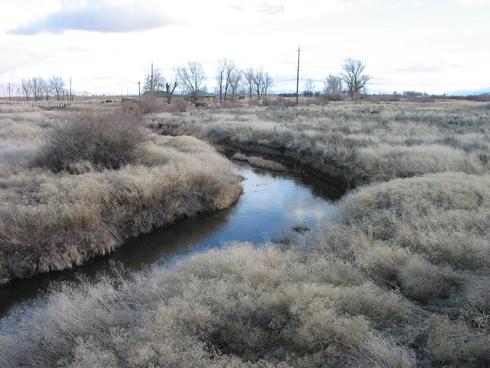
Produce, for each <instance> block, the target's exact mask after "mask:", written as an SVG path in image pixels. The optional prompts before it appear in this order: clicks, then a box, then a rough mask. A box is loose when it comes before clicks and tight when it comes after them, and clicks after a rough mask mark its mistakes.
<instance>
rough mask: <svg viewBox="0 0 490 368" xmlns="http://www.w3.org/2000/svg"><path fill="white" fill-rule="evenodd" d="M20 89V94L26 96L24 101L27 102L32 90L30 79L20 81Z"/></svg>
mask: <svg viewBox="0 0 490 368" xmlns="http://www.w3.org/2000/svg"><path fill="white" fill-rule="evenodd" d="M21 87H22V92H23V93H24V95H25V96H26V101H29V94H30V92H31V89H32V87H31V81H30V79H22V81H21Z"/></svg>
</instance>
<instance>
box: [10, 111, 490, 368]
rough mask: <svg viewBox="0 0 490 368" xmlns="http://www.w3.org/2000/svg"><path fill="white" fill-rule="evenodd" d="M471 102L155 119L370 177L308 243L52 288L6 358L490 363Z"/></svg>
mask: <svg viewBox="0 0 490 368" xmlns="http://www.w3.org/2000/svg"><path fill="white" fill-rule="evenodd" d="M410 106H411V109H409V107H410ZM374 108H376V110H374ZM479 108H480V105H477V104H467V103H459V102H458V103H454V104H450V105H444V104H443V103H437V104H427V105H406V104H394V105H391V104H387V105H374V104H373V105H367V106H366V105H353V106H350V105H345V106H344V105H342V104H341V105H333V106H329V107H327V108H324V109H321V110H318V108H312V109H311V110H306V109H305V110H303V111H300V112H299V113H296V112H295V113H291V110H273V109H272V110H271V109H269V108H268V109H260V110H254V111H252V112H251V111H243V110H236V111H230V110H227V112H226V113H224V112H216V111H215V112H213V113H209V112H204V113H203V112H199V115H196V114H191V115H189V114H184V115H180V116H179V115H172V116H160V117H157V119H156V120H155V121H153V122H152V124H154V127H157V126H158V124H160V128H164V129H165V130H166V131H171V132H183V131H185V132H190V133H193V134H196V135H199V136H205V137H208V138H211V139H213V140H215V141H219V142H222V143H223V142H225V143H227V144H233V145H235V146H237V147H238V146H240V147H242V148H250V150H252V148H257V147H259V148H260V147H264V148H266V149H268V150H272V148H271V147H274V148H278V149H279V148H280V147H286V148H287V150H286V151H287V152H290V153H291V152H293V153H294V155H295V157H296V158H297V159H298V160H299V161H298V162H300V163H303V164H305V165H310V166H311V167H312V168H315V167H316V166H314V165H312V164H311V162H318V165H317V166H321V168H322V169H321V170H320V172H324V173H328V172H330V171H331V170H332V167H333V166H332V167H331V165H333V164H334V163H337V164H335V165H337V166H336V168H337V169H338V170H339V173H340V174H339V177H340V178H344V179H345V180H346V181H347V180H350V183H351V185H354V184H359V183H365V182H372V183H371V184H368V185H364V186H359V187H358V188H357V189H355V190H353V191H351V192H350V193H348V194H347V195H346V196H345V197H344V198H343V199H342V200H341V201H340V202H339V204H338V217H337V218H336V219H335V220H333V221H331V222H329V223H326V224H324V226H322V227H320V228H319V229H316V231H314V232H312V234H311V235H307V236H306V237H303V236H300V235H297V237H296V238H292V239H290V241H289V242H286V243H284V244H281V245H278V244H264V245H262V246H259V247H257V246H253V245H250V244H232V245H230V246H229V247H226V248H220V249H215V250H211V251H208V252H206V253H203V254H195V255H193V256H191V257H189V258H187V259H184V260H182V261H180V262H178V263H177V264H176V265H174V266H172V267H170V268H165V269H161V268H160V269H154V270H149V271H147V272H146V273H140V274H136V275H132V276H130V277H128V278H125V279H123V278H121V279H117V280H115V279H112V278H106V279H102V280H100V281H98V282H94V283H84V284H83V285H82V286H80V285H78V286H70V285H63V286H60V287H59V289H57V290H53V292H52V293H51V294H50V295H49V298H48V300H47V301H46V303H45V304H44V305H43V306H41V307H40V308H39V309H37V310H36V311H35V313H34V314H33V315H29V316H25V317H23V318H21V323H19V327H18V329H17V330H16V331H14V332H12V333H9V334H4V335H3V336H0V365H2V364H3V366H5V367H7V368H10V367H17V366H22V365H26V366H31V367H56V366H67V367H93V366H104V367H166V366H171V367H281V368H285V367H305V368H306V367H325V366H329V367H399V368H405V367H415V366H419V367H463V366H464V367H474V368H477V367H486V366H489V365H490V333H489V331H490V298H489V295H490V267H489V263H488V260H489V258H490V175H489V174H488V148H489V146H488V140H487V138H488V112H486V111H483V109H481V110H480V109H479ZM363 109H365V111H364V110H363ZM267 114H269V115H267ZM281 114H286V115H284V116H283V115H281ZM291 114H292V115H291ZM257 116H259V117H260V119H261V120H260V119H258V118H257ZM315 116H316V118H314V117H315ZM172 119H173V121H172ZM228 119H229V120H228ZM254 119H255V120H254ZM315 119H317V120H315ZM166 139H170V138H166ZM274 142H275V143H274ZM355 142H357V143H355ZM274 144H277V147H275V146H274ZM269 152H271V151H269ZM361 153H363V154H361ZM291 157H292V156H291ZM368 158H369V160H368ZM303 159H304V161H301V160H303ZM341 159H342V160H344V159H345V160H346V161H345V162H346V165H347V166H346V167H345V168H343V167H342V166H341V165H340V163H341V162H343V161H341ZM311 160H313V161H311ZM337 160H338V161H337ZM322 165H323V166H322ZM347 168H348V170H350V171H344V170H347ZM346 173H350V174H349V175H351V176H348V175H347V174H346ZM349 178H350V179H349ZM376 181H379V182H377V183H376Z"/></svg>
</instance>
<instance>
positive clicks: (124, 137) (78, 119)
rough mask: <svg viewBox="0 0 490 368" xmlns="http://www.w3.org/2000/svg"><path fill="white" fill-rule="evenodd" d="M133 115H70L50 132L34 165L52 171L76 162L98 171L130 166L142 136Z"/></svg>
mask: <svg viewBox="0 0 490 368" xmlns="http://www.w3.org/2000/svg"><path fill="white" fill-rule="evenodd" d="M135 120H136V119H135V117H134V116H133V115H129V114H124V113H122V112H121V113H120V112H110V113H107V112H105V113H100V112H99V113H96V112H84V113H78V114H72V115H71V116H70V117H69V121H68V122H66V123H64V124H59V125H58V126H56V127H55V128H53V129H51V131H50V132H49V134H48V137H47V143H46V144H45V146H44V147H43V149H42V150H41V152H40V154H39V157H37V158H36V161H35V162H36V164H37V165H39V166H42V167H47V168H49V169H51V170H53V171H55V172H58V171H62V170H68V169H70V168H71V167H72V166H73V165H75V164H77V163H80V162H87V163H90V164H92V165H93V166H94V167H96V168H100V169H119V168H120V167H121V166H123V165H126V164H129V163H132V162H133V161H134V160H135V159H136V158H137V155H138V148H139V147H140V146H141V145H142V144H143V143H144V141H145V138H146V136H145V133H144V132H143V129H142V127H141V125H140V124H139V123H138V122H137V121H135Z"/></svg>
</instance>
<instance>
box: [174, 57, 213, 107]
mask: <svg viewBox="0 0 490 368" xmlns="http://www.w3.org/2000/svg"><path fill="white" fill-rule="evenodd" d="M175 71H176V74H177V81H178V83H179V84H180V86H181V88H182V89H183V91H185V92H187V93H188V94H190V95H191V96H192V99H193V100H195V99H196V96H197V92H199V91H200V90H202V89H203V86H204V80H205V79H206V75H205V74H204V69H203V67H202V65H201V64H200V63H198V62H189V63H187V65H184V66H182V67H177V68H176V70H175Z"/></svg>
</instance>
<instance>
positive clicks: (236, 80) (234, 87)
mask: <svg viewBox="0 0 490 368" xmlns="http://www.w3.org/2000/svg"><path fill="white" fill-rule="evenodd" d="M241 80H242V71H241V70H239V69H234V70H233V71H232V72H231V73H229V74H228V82H229V85H230V93H231V98H232V99H234V98H235V95H236V94H237V92H238V88H239V87H240V82H241Z"/></svg>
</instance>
